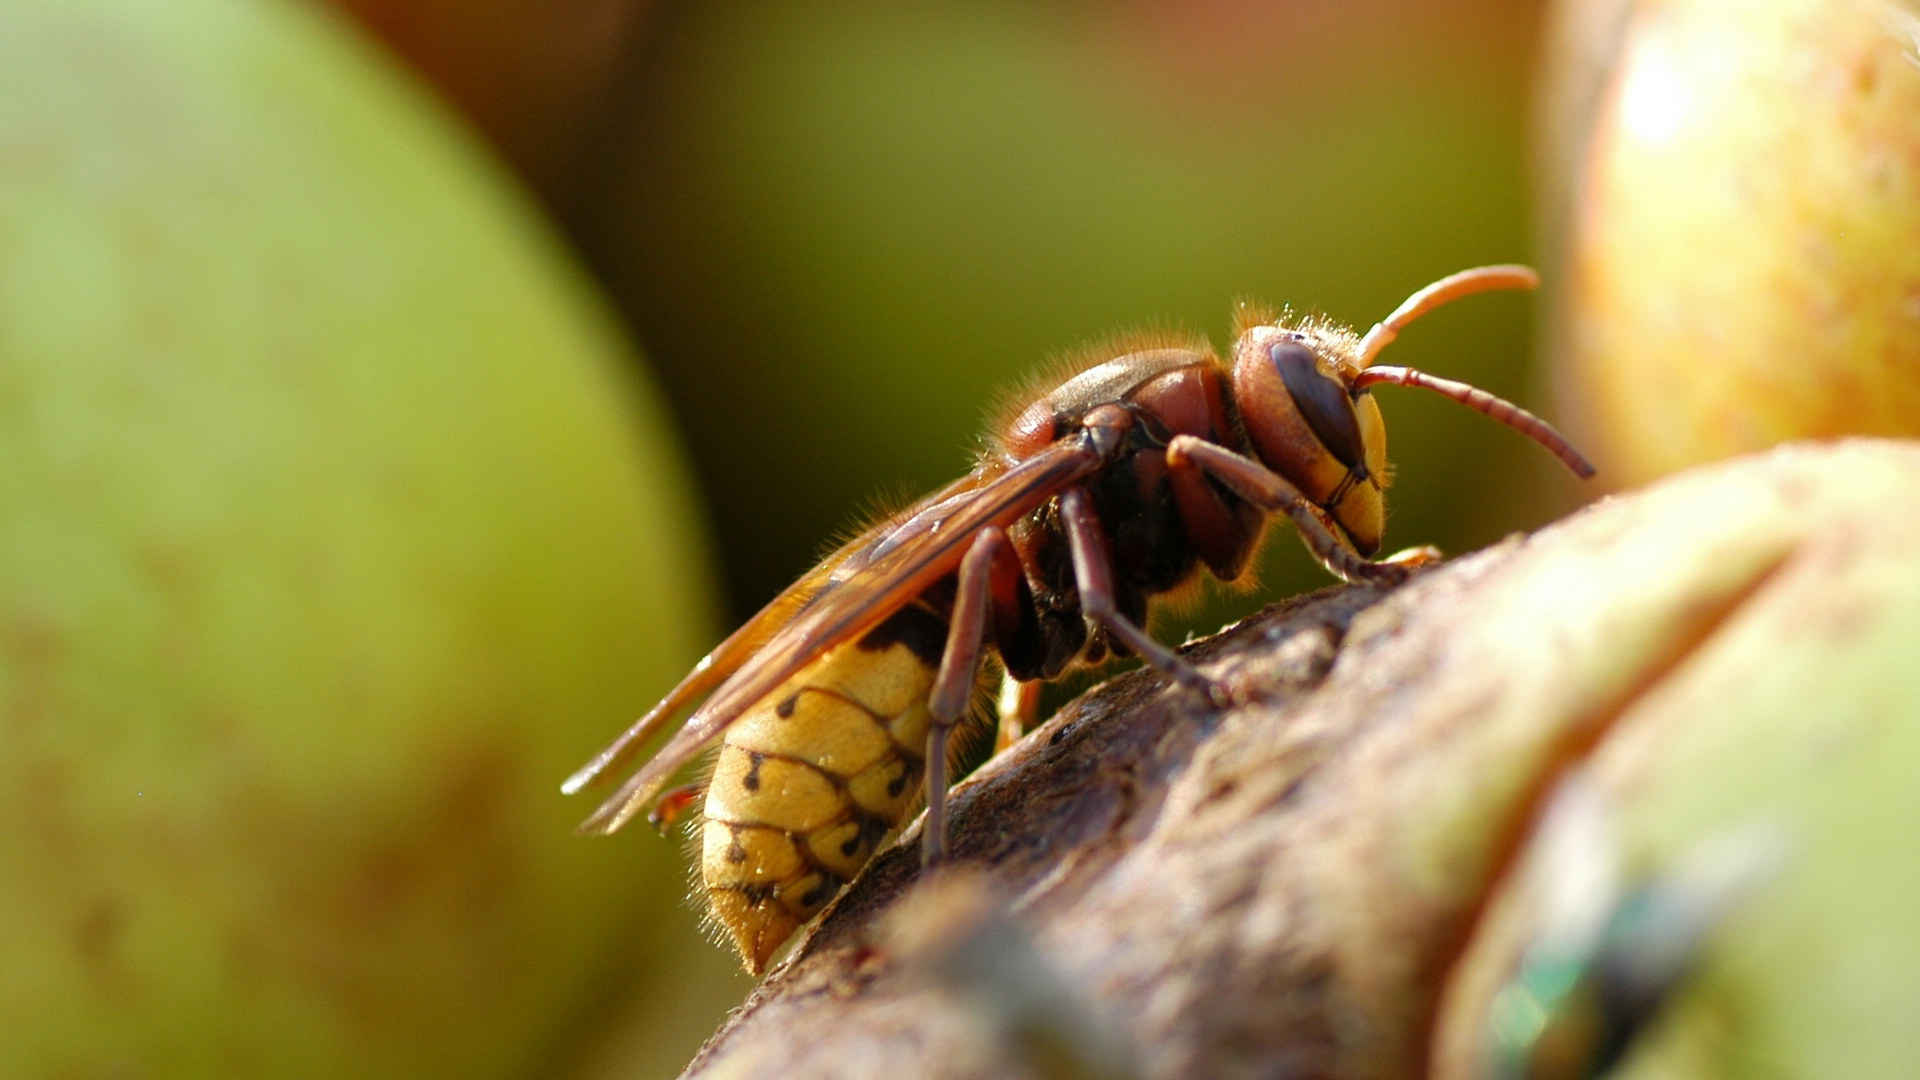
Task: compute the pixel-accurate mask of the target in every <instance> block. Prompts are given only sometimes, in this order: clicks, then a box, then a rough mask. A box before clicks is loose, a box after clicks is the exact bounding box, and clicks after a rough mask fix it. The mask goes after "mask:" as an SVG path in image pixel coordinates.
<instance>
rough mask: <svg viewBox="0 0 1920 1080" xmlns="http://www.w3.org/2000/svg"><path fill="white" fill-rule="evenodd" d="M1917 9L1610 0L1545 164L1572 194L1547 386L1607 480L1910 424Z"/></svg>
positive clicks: (1916, 391) (1918, 262)
mask: <svg viewBox="0 0 1920 1080" xmlns="http://www.w3.org/2000/svg"><path fill="white" fill-rule="evenodd" d="M1588 6H1592V5H1580V4H1563V5H1562V8H1563V10H1562V12H1561V13H1560V18H1562V19H1563V20H1571V19H1572V18H1573V17H1574V16H1577V15H1578V14H1579V12H1578V11H1574V10H1572V9H1575V8H1583V7H1588ZM1616 6H1617V5H1616ZM1916 27H1920V16H1916V14H1915V9H1914V7H1913V6H1912V5H1904V6H1903V5H1900V4H1891V3H1885V2H1880V0H1873V2H1867V0H1840V2H1832V0H1770V2H1766V3H1759V4H1748V5H1738V6H1734V5H1726V4H1719V3H1711V2H1697V0H1681V2H1664V3H1653V2H1643V3H1639V4H1637V5H1635V6H1634V7H1633V9H1632V10H1631V12H1630V13H1629V14H1628V16H1627V19H1626V21H1625V23H1624V32H1623V34H1622V37H1621V43H1620V45H1619V49H1618V52H1617V54H1615V55H1614V58H1613V68H1612V71H1611V74H1610V77H1609V78H1608V79H1607V81H1606V82H1605V84H1604V85H1605V87H1606V89H1605V90H1604V91H1603V93H1602V94H1601V95H1600V98H1599V104H1598V105H1597V108H1596V109H1595V111H1594V114H1593V116H1592V119H1591V123H1592V127H1591V130H1590V131H1587V132H1586V134H1585V138H1584V140H1582V139H1571V140H1563V139H1561V138H1559V137H1558V136H1556V137H1553V138H1550V139H1549V140H1547V141H1548V143H1549V144H1550V145H1557V146H1560V147H1561V148H1563V152H1566V153H1567V154H1568V156H1569V157H1571V158H1573V160H1559V161H1550V162H1548V163H1547V168H1548V169H1549V170H1550V171H1554V170H1572V171H1573V172H1574V174H1575V175H1574V178H1573V181H1572V183H1570V184H1550V185H1549V188H1550V189H1558V190H1564V191H1565V192H1566V193H1567V198H1569V199H1570V200H1572V203H1571V205H1570V206H1568V207H1566V208H1565V211H1564V213H1560V214H1552V215H1550V217H1553V218H1557V219H1558V220H1561V221H1564V222H1566V223H1567V226H1566V227H1567V229H1568V230H1569V235H1567V236H1565V237H1563V238H1560V239H1559V241H1558V245H1559V246H1560V247H1561V248H1562V249H1563V250H1564V252H1565V256H1566V259H1567V263H1568V266H1567V270H1568V272H1567V273H1566V274H1564V275H1562V278H1563V281H1564V283H1565V290H1566V291H1565V293H1564V294H1563V295H1562V296H1560V297H1559V298H1557V303H1556V304H1555V305H1554V306H1555V309H1556V311H1557V313H1558V317H1557V322H1558V328H1557V331H1556V333H1555V337H1556V341H1557V357H1556V363H1557V366H1558V368H1559V379H1560V391H1561V393H1562V399H1563V406H1564V408H1565V410H1566V411H1567V412H1568V413H1569V414H1572V415H1576V416H1579V417H1581V418H1582V419H1581V422H1580V423H1577V424H1576V430H1577V431H1578V433H1579V434H1580V435H1581V436H1582V437H1583V438H1589V439H1591V440H1593V441H1594V442H1596V444H1597V452H1598V454H1599V455H1600V456H1601V457H1602V458H1604V459H1605V460H1606V461H1607V462H1608V465H1609V473H1610V483H1613V484H1616V485H1623V484H1632V483H1636V482H1639V481H1642V480H1645V479H1650V478H1652V477H1655V476H1659V475H1662V474H1665V473H1668V472H1672V471H1674V470H1676V469H1679V468H1682V467H1684V466H1686V465H1689V464H1693V463H1696V462H1701V461H1707V460H1713V459H1718V458H1723V457H1728V456H1731V455H1735V454H1738V453H1741V452H1744V451H1748V450H1752V449H1756V448H1760V447H1765V446H1770V445H1773V444H1775V443H1779V442H1783V441H1786V440H1790V439H1794V438H1802V437H1809V436H1813V437H1818V436H1834V435H1840V434H1845V433H1862V434H1882V435H1913V434H1920V64H1916V63H1915V60H1914V56H1915V48H1916V46H1915V41H1916V37H1917V36H1920V32H1917V31H1916ZM1575 55H1576V51H1575V50H1574V49H1572V48H1568V49H1566V50H1564V51H1563V53H1562V55H1561V57H1560V59H1559V61H1558V62H1559V63H1561V64H1562V65H1571V64H1575V63H1577V61H1576V60H1575V59H1574V57H1575ZM1578 78H1579V76H1576V75H1573V74H1570V73H1568V72H1560V73H1558V74H1556V75H1552V76H1550V79H1561V80H1563V81H1566V80H1574V81H1577V80H1578ZM1587 122H1588V121H1587V120H1586V119H1585V118H1582V117H1579V116H1566V117H1553V118H1549V120H1548V124H1549V125H1550V126H1555V125H1559V124H1571V125H1580V124H1583V123H1587ZM1566 148H1572V149H1571V150H1570V151H1569V150H1566Z"/></svg>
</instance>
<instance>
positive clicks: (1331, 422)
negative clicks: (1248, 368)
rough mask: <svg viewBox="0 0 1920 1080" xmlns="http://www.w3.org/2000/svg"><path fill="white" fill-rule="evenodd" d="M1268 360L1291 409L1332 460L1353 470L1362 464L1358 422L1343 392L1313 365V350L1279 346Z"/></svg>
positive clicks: (1363, 449) (1270, 351)
mask: <svg viewBox="0 0 1920 1080" xmlns="http://www.w3.org/2000/svg"><path fill="white" fill-rule="evenodd" d="M1267 357H1268V359H1270V360H1272V361H1273V366H1274V368H1275V369H1276V370H1278V371H1279V372H1280V381H1281V383H1282V384H1284V385H1285V386H1286V388H1287V396H1288V397H1291V398H1292V399H1293V405H1294V408H1297V409H1299V410H1300V415H1301V416H1303V417H1305V418H1306V420H1307V426H1308V427H1310V428H1312V429H1313V434H1314V435H1315V437H1317V438H1318V439H1319V440H1320V443H1321V445H1323V446H1325V447H1326V448H1327V450H1328V451H1329V452H1330V453H1332V454H1333V456H1334V457H1335V458H1336V459H1337V460H1338V461H1339V462H1340V464H1342V465H1345V466H1346V467H1347V468H1349V469H1357V468H1360V467H1361V464H1362V463H1363V462H1364V461H1365V460H1366V453H1367V448H1366V443H1365V442H1364V441H1363V440H1362V439H1361V437H1360V418H1359V417H1357V416H1355V415H1354V413H1353V399H1351V398H1349V397H1348V396H1347V388H1346V387H1344V386H1341V385H1340V384H1339V383H1338V382H1336V381H1335V380H1333V379H1331V378H1328V377H1327V376H1326V375H1324V374H1322V373H1321V371H1320V368H1319V367H1318V366H1317V365H1316V364H1315V357H1314V355H1313V350H1311V349H1309V348H1307V347H1306V346H1304V345H1295V344H1293V343H1291V342H1284V341H1283V342H1280V343H1278V344H1275V345H1274V346H1273V347H1272V348H1270V349H1268V350H1267Z"/></svg>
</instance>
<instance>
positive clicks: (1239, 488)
mask: <svg viewBox="0 0 1920 1080" xmlns="http://www.w3.org/2000/svg"><path fill="white" fill-rule="evenodd" d="M1167 468H1169V469H1199V470H1200V471H1202V472H1204V473H1206V474H1207V475H1208V476H1211V477H1213V478H1214V479H1215V480H1218V481H1220V482H1221V483H1222V484H1225V485H1226V486H1227V488H1228V489H1229V490H1231V491H1232V492H1233V493H1234V494H1236V495H1238V496H1240V497H1241V498H1243V499H1245V500H1247V501H1248V502H1250V503H1253V504H1254V505H1255V506H1260V507H1264V508H1266V509H1267V510H1270V511H1273V512H1275V513H1280V514H1285V515H1287V519H1288V520H1289V521H1291V522H1293V527H1294V530H1295V531H1297V532H1298V533H1299V534H1300V540H1301V542H1302V543H1304V544H1306V545H1307V551H1308V552H1310V553H1311V554H1312V555H1313V557H1314V559H1315V560H1317V561H1318V562H1319V563H1320V565H1321V566H1324V567H1326V568H1327V569H1328V570H1329V571H1331V572H1332V574H1333V575H1334V576H1335V577H1337V578H1339V579H1340V580H1342V581H1347V582H1351V583H1353V584H1355V585H1397V584H1399V583H1400V582H1402V581H1405V580H1406V579H1407V575H1408V574H1410V573H1412V572H1413V569H1414V567H1416V566H1422V565H1425V564H1426V563H1427V562H1430V561H1432V560H1433V559H1435V558H1438V557H1439V552H1437V551H1434V550H1433V549H1432V548H1413V549H1410V550H1409V551H1408V552H1406V553H1403V555H1405V556H1407V557H1404V558H1403V557H1402V556H1395V557H1393V558H1391V559H1388V560H1386V561H1384V562H1370V561H1368V560H1367V559H1366V558H1365V557H1363V556H1362V555H1361V554H1360V553H1359V552H1357V551H1355V550H1353V545H1351V544H1349V543H1348V542H1347V541H1346V540H1345V538H1343V537H1342V536H1341V535H1340V531H1339V527H1338V526H1337V525H1335V524H1334V523H1333V522H1332V521H1331V520H1330V519H1329V518H1328V517H1327V512H1326V511H1325V510H1323V509H1321V508H1320V507H1318V506H1316V505H1314V503H1313V501H1312V500H1310V499H1308V498H1307V497H1306V496H1305V495H1302V494H1301V493H1300V489H1299V488H1297V487H1294V486H1293V485H1292V484H1290V483H1288V482H1287V480H1286V478H1285V477H1283V476H1281V475H1280V474H1279V473H1276V472H1274V471H1273V470H1272V469H1269V468H1267V467H1266V466H1265V465H1262V464H1260V463H1259V462H1257V461H1254V460H1253V459H1252V458H1248V457H1244V456H1242V455H1240V454H1236V453H1234V452H1233V451H1231V450H1229V449H1227V448H1226V447H1224V446H1221V445H1220V444H1218V443H1211V442H1208V441H1207V440H1205V439H1202V438H1198V437H1196V436H1193V435H1175V436H1174V437H1173V439H1172V440H1171V441H1169V442H1168V443H1167ZM1416 553H1417V554H1416Z"/></svg>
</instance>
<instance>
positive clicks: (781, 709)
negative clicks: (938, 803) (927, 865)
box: [700, 604, 947, 975]
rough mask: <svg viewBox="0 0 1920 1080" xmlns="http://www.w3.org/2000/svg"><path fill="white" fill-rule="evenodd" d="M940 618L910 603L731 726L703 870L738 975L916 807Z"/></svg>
mask: <svg viewBox="0 0 1920 1080" xmlns="http://www.w3.org/2000/svg"><path fill="white" fill-rule="evenodd" d="M946 632H947V626H946V622H945V620H944V619H943V618H941V617H940V616H938V615H936V614H935V613H934V612H932V611H931V610H929V609H927V608H925V607H922V606H920V605H918V604H912V605H909V606H907V607H905V608H903V609H901V610H900V611H898V612H896V613H894V614H893V615H892V616H889V617H888V619H887V621H886V622H884V623H881V624H880V626H879V627H877V628H875V629H874V630H873V631H871V632H869V633H868V634H867V635H866V636H865V637H863V638H861V639H860V640H858V641H855V642H849V643H847V644H845V645H841V646H839V647H837V648H834V649H831V650H829V651H827V652H826V653H824V654H822V655H821V656H820V658H819V659H818V660H815V661H814V662H813V663H812V664H809V665H808V666H807V667H805V668H804V669H802V670H801V671H800V673H799V674H797V675H795V676H794V677H793V679H792V681H790V682H788V683H787V684H786V685H784V686H782V687H781V688H780V689H778V690H776V691H774V692H773V693H771V694H769V695H767V696H766V697H765V698H763V699H761V700H760V701H759V702H758V703H757V704H755V705H754V706H753V707H752V708H751V709H749V710H747V711H746V712H745V713H743V714H741V716H740V718H739V719H738V720H736V721H734V723H733V724H732V725H731V726H729V727H728V728H727V731H726V734H725V736H723V738H722V741H721V743H720V755H719V758H718V760H717V761H716V762H715V765H714V772H713V778H712V779H711V780H710V781H709V782H708V784H707V801H706V809H705V814H706V821H705V824H704V825H703V826H702V834H701V846H702V853H701V859H700V876H701V880H702V883H703V885H704V887H705V888H706V892H707V902H708V905H709V910H710V911H711V912H712V915H713V919H714V921H715V922H717V923H718V924H720V925H721V926H723V927H725V928H726V930H727V932H728V933H729V934H731V935H732V937H733V940H734V944H735V945H736V946H737V947H738V948H739V950H740V958H741V960H742V961H743V962H744V963H745V964H746V967H747V970H748V971H750V972H752V973H754V974H756V975H757V974H759V973H760V971H761V970H762V969H763V968H765V967H766V963H767V959H768V958H769V957H771V956H772V955H773V953H774V950H776V949H778V948H779V947H780V946H781V944H782V943H784V942H785V941H786V940H787V938H789V937H791V936H792V935H793V932H794V931H795V930H797V929H799V928H800V926H801V924H803V923H805V922H806V921H807V920H808V919H810V918H812V917H813V916H814V915H815V914H817V913H818V912H819V911H820V909H821V908H823V907H825V906H826V904H827V901H829V900H831V899H833V897H834V896H835V895H836V894H837V893H838V892H839V891H840V887H841V886H842V885H844V884H846V882H847V881H849V880H850V879H852V877H853V875H854V874H856V873H858V872H859V870H860V868H861V867H862V866H865V865H866V864H867V861H868V860H870V859H872V858H873V855H874V852H875V851H876V850H877V849H878V848H879V846H880V843H881V841H882V840H884V839H885V838H886V836H887V835H888V834H889V833H891V832H892V831H893V830H894V829H895V828H896V827H898V826H899V825H900V823H901V821H902V820H903V819H904V818H905V817H906V815H907V812H908V811H909V810H911V809H912V808H913V807H914V806H915V805H916V804H917V803H918V801H919V795H920V784H921V779H922V777H923V775H924V771H925V762H924V758H925V754H926V742H927V728H928V725H929V718H928V714H927V695H928V693H929V692H930V691H931V690H932V687H933V677H934V671H935V667H936V665H937V664H938V658H939V650H940V648H941V646H942V644H943V643H944V642H945V639H946Z"/></svg>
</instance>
